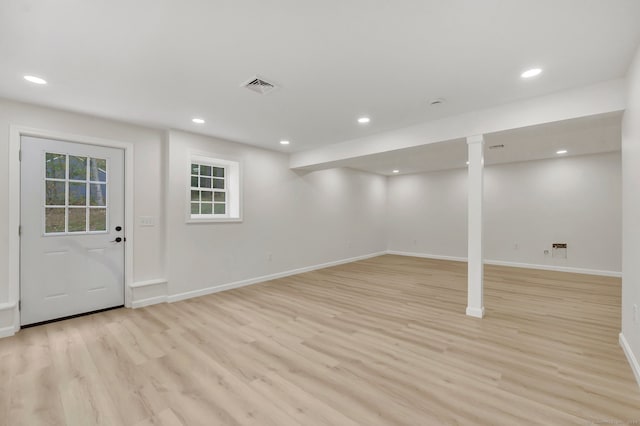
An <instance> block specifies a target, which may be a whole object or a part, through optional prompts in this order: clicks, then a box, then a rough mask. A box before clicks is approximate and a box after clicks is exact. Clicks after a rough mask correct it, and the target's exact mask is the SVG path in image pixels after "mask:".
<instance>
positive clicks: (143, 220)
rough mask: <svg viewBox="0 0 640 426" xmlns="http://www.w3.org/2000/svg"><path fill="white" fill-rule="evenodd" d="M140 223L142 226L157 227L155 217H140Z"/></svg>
mask: <svg viewBox="0 0 640 426" xmlns="http://www.w3.org/2000/svg"><path fill="white" fill-rule="evenodd" d="M138 223H140V226H156V221H155V218H154V217H153V216H139V217H138Z"/></svg>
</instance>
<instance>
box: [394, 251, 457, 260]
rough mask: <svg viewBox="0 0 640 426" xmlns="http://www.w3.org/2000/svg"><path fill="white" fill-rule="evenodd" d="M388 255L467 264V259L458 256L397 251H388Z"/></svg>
mask: <svg viewBox="0 0 640 426" xmlns="http://www.w3.org/2000/svg"><path fill="white" fill-rule="evenodd" d="M387 254H395V255H397V256H409V257H422V258H425V259H436V260H452V261H454V262H466V261H467V258H466V257H457V256H442V255H439V254H427V253H412V252H408V251H396V250H387Z"/></svg>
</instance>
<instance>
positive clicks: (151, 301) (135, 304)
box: [131, 295, 167, 309]
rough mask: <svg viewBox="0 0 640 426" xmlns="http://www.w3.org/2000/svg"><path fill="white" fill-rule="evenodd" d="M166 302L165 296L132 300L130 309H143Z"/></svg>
mask: <svg viewBox="0 0 640 426" xmlns="http://www.w3.org/2000/svg"><path fill="white" fill-rule="evenodd" d="M166 302H167V296H166V295H164V296H156V297H149V298H147V299H141V300H133V301H132V302H131V307H132V308H133V309H136V308H144V307H145V306H151V305H157V304H158V303H166Z"/></svg>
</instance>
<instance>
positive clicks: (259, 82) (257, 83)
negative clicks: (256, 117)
mask: <svg viewBox="0 0 640 426" xmlns="http://www.w3.org/2000/svg"><path fill="white" fill-rule="evenodd" d="M242 87H246V88H247V89H249V90H251V91H253V92H256V93H260V94H261V95H266V94H267V93H269V92H271V91H273V90H275V89H276V85H275V84H273V83H269V82H268V81H266V80H264V79H262V78H258V77H251V78H250V79H249V80H247V81H245V82H244V83H242Z"/></svg>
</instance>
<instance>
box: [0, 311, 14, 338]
mask: <svg viewBox="0 0 640 426" xmlns="http://www.w3.org/2000/svg"><path fill="white" fill-rule="evenodd" d="M17 310H18V306H17V303H15V302H10V303H0V338H2V337H9V336H13V335H14V334H15V333H16V330H17V328H16V326H15V317H16V311H17Z"/></svg>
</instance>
